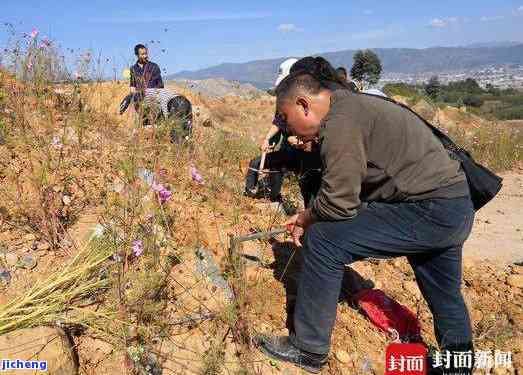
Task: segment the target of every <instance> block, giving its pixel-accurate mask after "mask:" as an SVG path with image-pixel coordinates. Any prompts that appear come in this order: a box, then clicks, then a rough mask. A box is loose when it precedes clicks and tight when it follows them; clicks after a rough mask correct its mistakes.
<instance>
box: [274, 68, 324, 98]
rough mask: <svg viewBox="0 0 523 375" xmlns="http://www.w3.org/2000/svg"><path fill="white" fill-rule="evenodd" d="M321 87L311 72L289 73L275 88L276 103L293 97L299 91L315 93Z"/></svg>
mask: <svg viewBox="0 0 523 375" xmlns="http://www.w3.org/2000/svg"><path fill="white" fill-rule="evenodd" d="M321 89H322V85H321V83H320V81H319V80H318V79H316V78H315V77H314V76H313V75H312V74H309V73H303V72H296V73H294V74H293V73H291V74H289V75H288V76H287V77H285V79H284V80H283V81H281V82H280V84H279V85H278V87H277V88H276V97H277V99H276V100H277V103H281V102H283V101H286V100H289V99H291V100H292V99H293V98H294V97H296V96H298V95H299V94H300V93H304V94H311V95H316V94H318V93H319V92H320V90H321Z"/></svg>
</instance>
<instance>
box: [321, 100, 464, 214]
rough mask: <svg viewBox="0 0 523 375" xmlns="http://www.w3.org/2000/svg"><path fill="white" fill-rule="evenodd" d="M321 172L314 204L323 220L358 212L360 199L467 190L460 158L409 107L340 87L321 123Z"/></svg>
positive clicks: (408, 198) (445, 195)
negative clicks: (451, 152) (445, 146)
mask: <svg viewBox="0 0 523 375" xmlns="http://www.w3.org/2000/svg"><path fill="white" fill-rule="evenodd" d="M320 145H321V158H322V163H323V176H322V183H321V188H320V191H319V193H318V196H317V197H316V199H315V201H314V202H313V204H312V212H313V215H315V216H316V217H317V218H318V219H319V220H345V219H350V218H351V217H353V216H355V215H356V214H357V212H358V210H359V209H360V208H361V207H362V202H372V201H381V202H399V201H415V200H421V199H428V198H456V197H462V196H466V195H467V194H469V193H468V186H467V182H466V177H465V174H464V173H463V172H462V171H461V169H460V164H459V162H457V161H456V160H454V159H451V158H450V156H449V154H448V152H447V151H446V150H445V148H444V147H443V146H442V144H441V143H440V141H439V140H438V139H437V138H436V137H435V136H434V135H433V134H432V131H431V130H430V129H429V128H428V127H427V126H426V125H425V124H424V123H423V122H422V121H421V120H420V119H419V118H418V117H416V115H414V114H413V113H411V112H410V111H408V110H407V109H405V108H402V107H400V106H399V105H397V104H394V103H391V102H388V101H386V100H383V99H380V98H376V97H373V96H368V95H362V94H355V93H351V92H349V91H347V90H337V91H335V92H333V95H332V97H331V108H330V111H329V113H328V114H327V116H326V118H325V119H324V120H323V122H322V124H321V128H320Z"/></svg>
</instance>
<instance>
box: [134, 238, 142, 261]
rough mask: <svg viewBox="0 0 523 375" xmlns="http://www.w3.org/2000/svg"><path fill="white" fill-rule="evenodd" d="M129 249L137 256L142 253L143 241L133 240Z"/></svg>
mask: <svg viewBox="0 0 523 375" xmlns="http://www.w3.org/2000/svg"><path fill="white" fill-rule="evenodd" d="M131 249H132V250H133V254H134V256H135V257H139V256H140V255H142V253H143V242H142V241H141V240H134V241H133V243H132V245H131Z"/></svg>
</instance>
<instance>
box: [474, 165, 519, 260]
mask: <svg viewBox="0 0 523 375" xmlns="http://www.w3.org/2000/svg"><path fill="white" fill-rule="evenodd" d="M502 177H503V178H504V180H503V188H502V189H501V191H500V193H499V194H498V196H496V198H495V199H494V200H492V202H490V203H489V204H487V205H486V206H485V207H483V208H482V209H481V210H480V211H479V212H478V213H477V214H476V220H475V223H474V228H473V230H472V234H471V236H470V237H469V239H468V240H467V242H466V243H465V248H464V254H465V258H466V259H469V260H471V261H481V260H489V261H493V262H495V263H499V264H507V263H514V262H521V261H523V173H506V174H502Z"/></svg>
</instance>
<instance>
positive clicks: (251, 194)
mask: <svg viewBox="0 0 523 375" xmlns="http://www.w3.org/2000/svg"><path fill="white" fill-rule="evenodd" d="M243 195H244V196H246V197H249V198H256V196H257V195H258V191H257V190H256V189H245V191H244V192H243Z"/></svg>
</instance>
